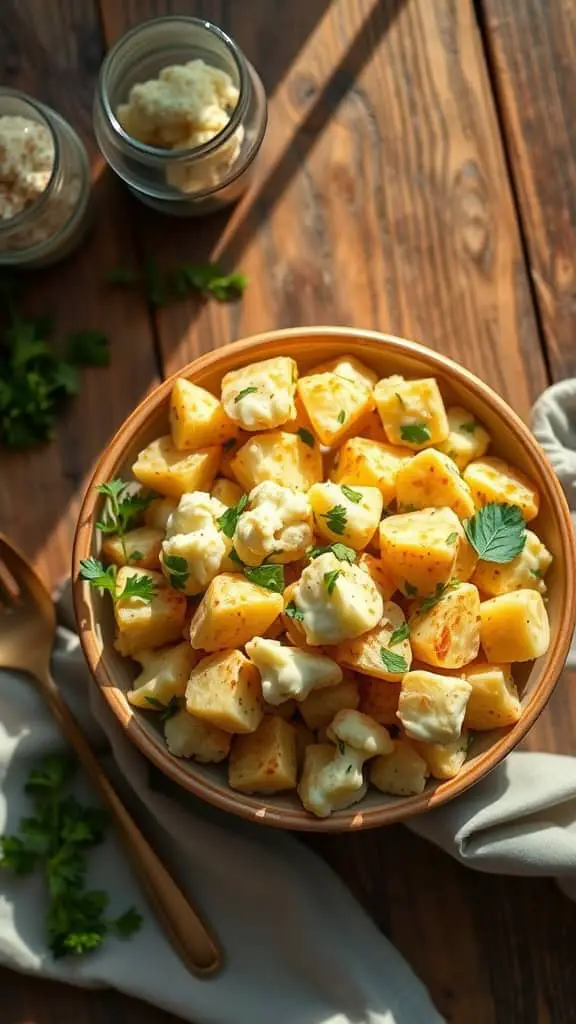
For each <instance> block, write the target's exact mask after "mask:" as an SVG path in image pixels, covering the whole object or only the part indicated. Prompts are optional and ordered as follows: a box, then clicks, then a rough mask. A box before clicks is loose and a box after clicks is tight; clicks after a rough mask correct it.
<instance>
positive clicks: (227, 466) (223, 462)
mask: <svg viewBox="0 0 576 1024" xmlns="http://www.w3.org/2000/svg"><path fill="white" fill-rule="evenodd" d="M250 436H251V435H250V434H247V433H246V432H245V431H244V430H237V432H236V435H235V436H234V437H229V438H227V439H226V441H224V444H223V445H222V454H221V456H220V465H219V467H218V475H219V476H223V477H226V479H227V480H233V481H234V483H238V481H237V480H236V477H235V475H234V471H233V469H232V462H233V460H234V459H235V458H236V455H237V453H238V452H239V451H240V449H241V448H242V446H243V445H245V444H246V442H247V440H248V439H249V437H250Z"/></svg>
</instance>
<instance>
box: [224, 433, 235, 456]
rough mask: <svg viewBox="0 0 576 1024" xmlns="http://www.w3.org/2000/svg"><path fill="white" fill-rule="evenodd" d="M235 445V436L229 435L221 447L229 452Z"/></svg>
mask: <svg viewBox="0 0 576 1024" xmlns="http://www.w3.org/2000/svg"><path fill="white" fill-rule="evenodd" d="M235 446H236V438H235V437H229V438H228V440H227V441H224V444H223V445H222V448H223V449H224V451H225V452H230V451H232V449H233V448H234V447H235Z"/></svg>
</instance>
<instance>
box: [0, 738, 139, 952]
mask: <svg viewBox="0 0 576 1024" xmlns="http://www.w3.org/2000/svg"><path fill="white" fill-rule="evenodd" d="M74 767H75V766H74V764H73V763H72V762H71V761H70V760H69V758H67V757H57V756H51V757H49V758H45V759H44V761H43V762H42V763H41V764H40V765H39V766H38V767H37V768H36V769H35V770H34V771H33V772H32V773H31V774H30V775H29V777H28V781H27V783H26V787H25V789H26V792H27V793H28V794H29V795H30V796H31V797H32V799H33V808H34V816H33V817H28V818H24V819H23V820H22V821H21V822H20V834H19V835H12V836H10V835H8V836H3V837H2V838H1V839H0V866H1V867H3V868H5V869H7V870H10V871H13V872H14V873H15V874H19V875H24V874H30V872H32V871H34V870H35V869H39V870H40V869H41V870H42V873H43V876H44V880H45V884H46V889H47V897H48V906H47V910H46V919H45V929H46V935H47V940H48V946H49V948H50V950H51V951H52V953H53V955H54V957H63V956H69V955H74V956H78V955H80V954H83V953H86V952H89V951H90V950H93V949H96V948H98V946H100V945H101V944H102V942H103V941H104V939H105V937H106V935H108V934H115V935H118V936H119V937H128V936H130V935H131V934H133V933H134V931H136V930H137V928H138V927H139V926H140V924H141V923H142V919H141V918H140V915H139V914H138V912H137V911H136V910H134V909H133V908H131V909H130V910H128V911H126V912H125V913H124V914H122V915H121V916H120V917H119V918H117V919H116V920H113V919H112V920H110V919H108V918H107V917H106V910H107V907H108V895H107V894H106V893H105V892H100V891H97V890H94V891H91V890H89V889H87V888H86V869H87V860H86V857H87V853H88V851H89V850H90V849H91V848H92V847H94V846H96V845H97V844H99V843H101V842H102V840H103V838H104V834H105V827H106V822H107V816H106V814H105V813H104V812H103V811H102V810H100V808H97V807H87V806H84V805H83V804H81V803H80V802H79V801H78V800H76V798H75V797H73V796H71V795H68V794H67V793H66V788H67V786H68V783H69V782H70V781H71V778H72V775H73V772H74Z"/></svg>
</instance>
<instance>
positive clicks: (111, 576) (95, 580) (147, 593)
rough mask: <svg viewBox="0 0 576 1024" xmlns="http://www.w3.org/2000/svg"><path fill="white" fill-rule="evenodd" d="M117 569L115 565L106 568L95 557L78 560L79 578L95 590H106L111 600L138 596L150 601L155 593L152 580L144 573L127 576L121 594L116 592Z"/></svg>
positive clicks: (154, 585)
mask: <svg viewBox="0 0 576 1024" xmlns="http://www.w3.org/2000/svg"><path fill="white" fill-rule="evenodd" d="M117 574H118V569H117V567H116V566H115V565H109V566H107V567H106V568H105V567H104V565H103V564H102V562H100V561H98V559H97V558H83V559H82V561H81V562H80V579H82V580H86V582H87V583H89V584H90V586H91V587H93V588H94V589H95V590H104V591H108V593H109V594H110V595H111V597H112V600H113V601H120V600H121V599H122V598H126V597H139V598H141V600H142V601H151V600H152V598H153V597H154V594H155V593H156V584H155V582H154V580H152V579H150V577H149V576H145V575H144V574H142V575H141V574H139V573H138V574H136V575H135V576H129V577H128V579H127V580H126V582H125V584H124V588H123V590H122V593H121V594H117V593H116V577H117Z"/></svg>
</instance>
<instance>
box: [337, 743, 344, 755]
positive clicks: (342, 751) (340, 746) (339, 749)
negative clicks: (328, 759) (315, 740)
mask: <svg viewBox="0 0 576 1024" xmlns="http://www.w3.org/2000/svg"><path fill="white" fill-rule="evenodd" d="M338 753H339V754H345V753H346V744H345V743H344V742H343V741H342V740H338Z"/></svg>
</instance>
